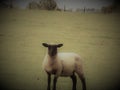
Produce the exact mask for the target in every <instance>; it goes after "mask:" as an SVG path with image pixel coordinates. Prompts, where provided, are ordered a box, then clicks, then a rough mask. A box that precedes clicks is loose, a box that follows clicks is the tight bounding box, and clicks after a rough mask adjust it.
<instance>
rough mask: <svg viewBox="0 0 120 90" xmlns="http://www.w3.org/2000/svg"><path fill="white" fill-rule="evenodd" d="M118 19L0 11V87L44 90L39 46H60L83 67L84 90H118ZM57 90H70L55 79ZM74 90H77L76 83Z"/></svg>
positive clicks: (67, 84)
mask: <svg viewBox="0 0 120 90" xmlns="http://www.w3.org/2000/svg"><path fill="white" fill-rule="evenodd" d="M119 16H120V14H102V13H71V12H56V11H38V10H35V11H32V10H0V84H1V88H2V89H3V90H6V89H7V90H46V86H47V76H46V74H45V72H44V71H43V70H42V68H41V64H42V61H43V58H44V55H45V53H46V49H45V48H44V47H43V46H42V45H41V44H42V43H43V42H48V43H50V42H54V43H63V44H64V46H63V47H62V48H60V49H59V51H61V52H76V53H78V54H80V55H81V57H82V58H83V62H84V71H85V76H86V82H87V90H118V89H117V86H118V84H119V82H120V77H119V76H120V18H119ZM2 89H1V90H2ZM57 90H72V81H71V79H69V78H59V79H58V83H57ZM77 90H82V89H81V82H80V80H79V79H78V84H77Z"/></svg>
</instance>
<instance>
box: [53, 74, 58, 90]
mask: <svg viewBox="0 0 120 90" xmlns="http://www.w3.org/2000/svg"><path fill="white" fill-rule="evenodd" d="M57 79H58V77H56V76H55V77H54V80H53V90H56V83H57Z"/></svg>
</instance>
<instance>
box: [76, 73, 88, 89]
mask: <svg viewBox="0 0 120 90" xmlns="http://www.w3.org/2000/svg"><path fill="white" fill-rule="evenodd" d="M77 74H78V76H79V78H80V80H81V82H82V89H83V90H86V81H85V77H84V74H83V73H81V72H77Z"/></svg>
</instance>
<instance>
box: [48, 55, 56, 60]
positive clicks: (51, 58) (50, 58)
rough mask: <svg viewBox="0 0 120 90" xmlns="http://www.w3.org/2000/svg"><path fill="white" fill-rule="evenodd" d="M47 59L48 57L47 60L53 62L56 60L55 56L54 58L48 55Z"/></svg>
mask: <svg viewBox="0 0 120 90" xmlns="http://www.w3.org/2000/svg"><path fill="white" fill-rule="evenodd" d="M48 57H49V60H52V61H55V60H56V58H57V54H56V55H55V56H50V55H48Z"/></svg>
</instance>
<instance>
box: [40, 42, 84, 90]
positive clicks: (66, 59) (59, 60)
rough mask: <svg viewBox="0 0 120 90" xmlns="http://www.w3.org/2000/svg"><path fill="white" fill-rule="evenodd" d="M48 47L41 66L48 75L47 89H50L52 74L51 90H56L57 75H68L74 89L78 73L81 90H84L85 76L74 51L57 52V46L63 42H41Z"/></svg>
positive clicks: (79, 59) (60, 45)
mask: <svg viewBox="0 0 120 90" xmlns="http://www.w3.org/2000/svg"><path fill="white" fill-rule="evenodd" d="M42 45H43V46H44V47H47V48H48V53H47V54H46V55H45V58H44V60H43V64H42V67H43V69H44V70H45V72H46V73H47V75H48V86H47V90H50V83H51V75H54V80H53V90H56V83H57V79H58V77H59V76H61V77H62V76H63V77H70V78H71V79H72V82H73V86H72V90H76V83H77V78H76V74H75V73H77V74H78V76H79V78H80V80H81V82H82V90H86V82H85V76H84V73H83V67H82V60H81V57H80V56H79V55H78V54H76V53H58V51H57V48H60V47H62V46H63V44H47V43H42Z"/></svg>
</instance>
